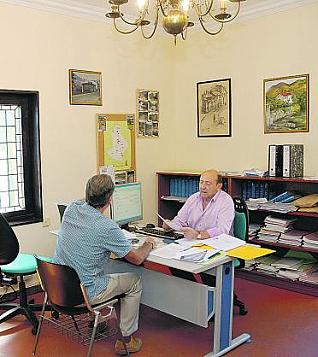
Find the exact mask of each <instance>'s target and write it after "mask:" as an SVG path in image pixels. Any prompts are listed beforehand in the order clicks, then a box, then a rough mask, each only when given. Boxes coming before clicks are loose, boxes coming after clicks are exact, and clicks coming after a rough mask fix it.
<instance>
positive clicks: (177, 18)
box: [162, 9, 188, 35]
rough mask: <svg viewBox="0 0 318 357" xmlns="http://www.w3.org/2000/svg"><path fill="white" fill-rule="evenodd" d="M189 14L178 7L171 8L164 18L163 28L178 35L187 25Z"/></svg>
mask: <svg viewBox="0 0 318 357" xmlns="http://www.w3.org/2000/svg"><path fill="white" fill-rule="evenodd" d="M187 24H188V15H187V14H186V13H184V12H182V11H180V10H178V9H171V10H169V12H168V15H167V16H165V17H164V18H163V23H162V25H163V28H164V29H165V31H166V32H168V33H170V34H171V35H178V34H180V33H181V32H183V30H184V29H185V28H186V27H187Z"/></svg>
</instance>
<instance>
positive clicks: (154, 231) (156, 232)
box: [135, 227, 184, 240]
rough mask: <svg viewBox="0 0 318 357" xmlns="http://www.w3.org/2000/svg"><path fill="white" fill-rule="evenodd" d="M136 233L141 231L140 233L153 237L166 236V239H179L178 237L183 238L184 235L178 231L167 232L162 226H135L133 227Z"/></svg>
mask: <svg viewBox="0 0 318 357" xmlns="http://www.w3.org/2000/svg"><path fill="white" fill-rule="evenodd" d="M135 232H136V233H142V234H146V235H149V236H154V237H159V238H163V239H164V238H167V239H173V240H176V239H180V238H184V235H183V234H182V233H180V232H174V231H172V232H167V231H165V230H163V229H162V228H159V227H157V228H149V227H142V228H138V229H137V228H136V229H135Z"/></svg>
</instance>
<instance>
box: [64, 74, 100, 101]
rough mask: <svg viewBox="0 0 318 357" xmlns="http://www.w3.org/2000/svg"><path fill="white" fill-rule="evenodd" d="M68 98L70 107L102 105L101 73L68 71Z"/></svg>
mask: <svg viewBox="0 0 318 357" xmlns="http://www.w3.org/2000/svg"><path fill="white" fill-rule="evenodd" d="M69 96H70V104H72V105H102V73H101V72H92V71H85V70H77V69H70V70H69Z"/></svg>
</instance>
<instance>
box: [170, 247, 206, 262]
mask: <svg viewBox="0 0 318 357" xmlns="http://www.w3.org/2000/svg"><path fill="white" fill-rule="evenodd" d="M206 252H207V251H206V250H202V249H200V248H195V247H193V248H188V249H185V250H183V251H181V252H178V253H177V254H176V255H175V257H174V258H175V259H178V260H185V261H190V262H199V261H201V260H203V259H204V258H205V255H206Z"/></svg>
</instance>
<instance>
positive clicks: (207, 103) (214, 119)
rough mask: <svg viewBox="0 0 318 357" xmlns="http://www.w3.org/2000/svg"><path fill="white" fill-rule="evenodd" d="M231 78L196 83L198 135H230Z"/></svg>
mask: <svg viewBox="0 0 318 357" xmlns="http://www.w3.org/2000/svg"><path fill="white" fill-rule="evenodd" d="M231 115H232V103H231V78H226V79H216V80H210V81H205V82H198V83H197V131H198V137H226V136H232V118H231Z"/></svg>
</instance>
